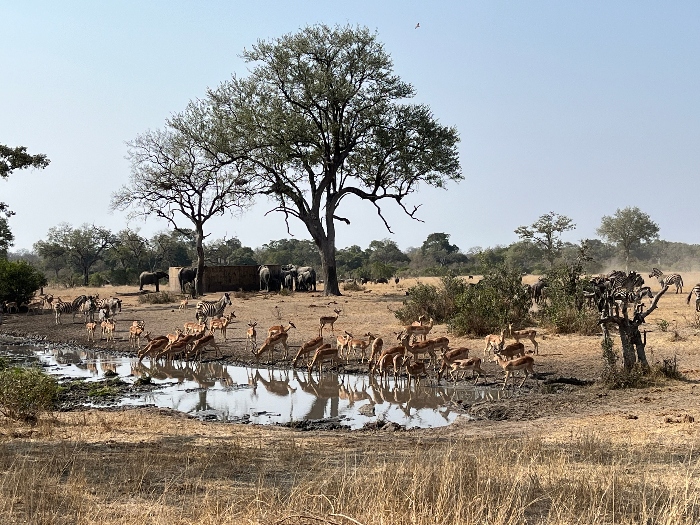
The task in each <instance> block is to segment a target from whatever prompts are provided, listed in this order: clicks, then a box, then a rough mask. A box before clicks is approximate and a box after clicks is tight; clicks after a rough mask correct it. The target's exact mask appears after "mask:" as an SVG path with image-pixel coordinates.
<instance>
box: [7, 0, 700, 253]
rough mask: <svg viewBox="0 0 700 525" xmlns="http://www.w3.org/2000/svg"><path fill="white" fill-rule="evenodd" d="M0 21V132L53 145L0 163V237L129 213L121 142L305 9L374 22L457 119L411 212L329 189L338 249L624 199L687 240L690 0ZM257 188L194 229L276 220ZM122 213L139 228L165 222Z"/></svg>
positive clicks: (77, 15)
mask: <svg viewBox="0 0 700 525" xmlns="http://www.w3.org/2000/svg"><path fill="white" fill-rule="evenodd" d="M0 20H2V31H0V64H2V75H0V143H1V144H6V145H8V146H18V145H22V146H27V147H28V148H29V151H30V152H31V153H45V154H47V155H48V156H49V158H50V159H51V165H50V166H49V167H48V168H47V169H45V170H39V171H31V172H26V171H20V172H15V174H13V175H12V176H11V177H10V179H9V180H8V181H0V200H1V201H5V202H7V203H9V204H10V206H11V207H12V208H13V209H14V210H15V211H16V212H17V215H16V216H15V217H13V218H12V219H11V221H10V225H11V228H12V230H13V232H14V234H15V236H16V243H15V247H14V249H22V248H31V246H32V245H33V243H34V242H36V241H37V240H39V239H41V238H42V237H43V236H44V235H45V234H46V232H47V230H48V229H49V228H50V227H52V226H55V225H57V224H58V223H59V222H63V221H65V222H68V223H71V224H73V225H74V226H78V225H80V224H82V223H86V222H87V223H94V224H96V225H100V226H105V227H108V228H110V229H112V230H113V231H118V230H120V229H122V228H124V227H126V226H127V221H126V218H125V215H124V214H121V213H110V212H109V200H110V195H111V193H112V192H113V191H115V190H116V189H118V188H119V187H120V186H121V185H123V184H125V183H126V182H127V180H128V176H129V164H128V162H127V161H126V160H125V158H124V156H125V154H126V146H125V142H126V141H129V140H132V139H134V138H135V137H136V136H137V135H138V134H140V133H143V132H144V131H146V130H148V129H157V128H161V127H162V126H163V124H164V123H165V120H166V119H167V118H168V117H169V116H170V115H171V114H173V113H176V112H179V111H181V110H182V109H184V107H185V105H186V104H187V102H188V101H189V100H191V99H193V98H197V97H201V96H203V95H204V93H205V90H206V88H207V87H214V86H216V85H218V84H219V83H220V82H221V81H224V80H226V79H228V78H229V77H230V76H231V74H233V73H235V74H237V75H245V74H246V66H245V64H244V63H243V62H242V61H241V59H240V58H239V53H240V52H241V50H242V49H243V48H244V47H249V46H250V45H251V44H253V43H255V42H256V41H257V40H258V39H269V38H273V37H277V36H280V35H283V34H285V33H289V32H294V31H297V30H298V29H299V28H301V27H304V26H306V25H310V24H316V23H325V24H331V25H332V24H347V23H349V24H353V25H363V26H367V27H369V28H370V29H373V30H376V31H377V33H378V37H379V39H380V41H382V42H383V43H384V45H385V48H386V50H387V51H388V52H389V53H390V54H391V56H392V57H393V59H394V65H395V71H396V73H397V74H399V75H400V76H401V77H402V78H403V79H404V80H406V81H408V82H410V83H411V84H413V85H414V87H415V88H416V91H417V97H416V98H415V99H414V100H415V101H416V102H421V103H427V104H429V105H430V106H431V108H432V109H433V111H434V113H435V116H436V117H437V118H438V119H439V120H440V121H441V122H442V123H443V124H447V125H454V126H456V127H457V129H458V130H459V133H460V136H461V143H460V146H459V148H460V153H461V162H462V168H463V172H464V175H465V180H464V181H463V182H462V183H460V184H458V185H455V184H453V185H451V186H449V188H448V190H447V191H443V190H432V189H427V188H425V189H423V190H422V191H421V192H420V193H419V194H417V195H416V196H415V197H414V198H413V199H412V200H411V202H410V203H409V204H411V205H414V204H418V203H419V202H422V203H423V206H422V208H421V213H420V217H421V218H422V219H423V220H424V221H425V222H424V223H419V222H415V221H412V220H411V219H409V218H407V217H405V216H403V215H402V214H401V213H400V212H399V211H397V210H396V209H393V208H392V211H391V212H388V213H387V218H388V219H389V221H390V223H391V225H392V227H393V230H394V232H395V233H394V235H391V234H389V233H388V232H387V231H386V230H385V229H384V228H383V225H382V223H381V221H380V220H379V219H378V218H377V216H376V213H375V212H374V210H373V208H372V207H371V206H370V205H367V204H365V203H362V202H359V201H355V202H353V201H350V200H346V201H344V203H343V206H344V207H343V208H341V210H340V214H341V215H345V216H349V217H350V219H351V221H352V224H351V225H350V226H346V225H344V224H339V225H338V247H339V248H341V247H346V246H349V245H352V244H359V245H360V246H361V247H363V248H365V247H367V245H368V244H369V242H370V241H371V240H373V239H383V238H387V237H388V238H391V239H393V240H395V241H396V242H397V243H398V245H399V247H400V248H402V249H406V248H408V247H411V246H419V245H420V244H421V243H422V242H423V241H424V240H425V238H426V237H427V236H428V234H430V233H432V232H445V233H449V234H450V235H451V242H452V243H453V244H456V245H457V246H459V247H460V248H461V249H462V250H464V251H466V250H468V249H469V248H470V247H474V246H483V247H486V246H495V245H497V244H509V243H511V242H513V241H514V240H516V236H515V234H514V233H513V230H514V229H515V228H517V227H518V226H520V225H525V224H531V223H532V222H534V221H535V220H536V219H537V218H538V217H539V216H540V215H541V214H543V213H546V212H548V211H554V212H557V213H561V214H564V215H568V216H569V217H571V218H572V219H573V220H574V222H575V223H576V224H577V225H578V227H577V229H576V230H575V231H573V232H570V233H569V234H567V236H566V239H567V240H571V241H577V240H579V239H581V238H586V237H595V229H596V228H597V227H598V226H599V224H600V219H601V217H602V216H603V215H611V214H613V213H614V212H615V210H616V209H617V208H622V207H625V206H631V205H632V206H639V207H640V208H641V209H642V210H643V211H645V212H646V213H648V214H649V215H650V216H651V218H652V219H653V220H655V221H656V222H657V223H658V224H659V226H660V228H661V236H662V238H664V239H666V240H670V241H683V242H688V243H698V242H700V231H699V230H698V229H697V227H696V224H697V218H696V217H697V213H698V212H697V210H696V209H695V202H694V200H695V196H696V195H698V193H699V191H698V190H700V178H699V177H698V171H699V168H700V99H699V94H700V2H680V1H677V2H643V1H634V2H631V1H630V2H624V1H617V2H607V1H606V2H592V1H580V2H574V1H572V2H560V1H551V2H534V1H530V2H515V1H513V2H498V1H488V2H483V1H479V2H473V1H453V2H447V1H444V2H420V3H419V2H407V1H405V0H404V1H377V0H373V1H370V2H368V1H352V2H344V3H342V4H341V3H340V2H326V1H318V2H311V1H305V2H302V1H280V2H250V1H246V2H233V1H225V2H224V1H207V2H193V1H187V2H184V1H172V0H168V1H148V2H143V1H131V2H129V1H112V2H94V1H84V2H73V1H61V2H49V1H44V2H39V1H31V0H27V1H22V2H17V1H10V0H0ZM417 23H420V28H418V29H415V26H416V24H417ZM349 204H352V206H353V207H354V209H353V210H352V211H349V210H348V208H347V206H348V205H349ZM270 207H271V205H270V204H269V203H267V202H265V201H261V202H260V203H259V204H258V205H256V206H255V207H254V208H253V209H251V210H250V211H248V212H247V213H246V214H245V215H243V216H242V217H224V218H221V219H218V220H217V221H216V222H215V223H213V224H212V225H211V226H210V231H211V232H212V236H211V237H210V239H214V238H220V237H223V236H224V235H226V236H227V237H229V238H230V237H233V236H237V237H238V238H239V239H240V240H241V241H242V242H243V244H244V245H246V246H251V247H253V248H255V247H258V246H261V245H262V244H264V243H266V242H268V241H270V240H273V239H281V238H285V237H287V233H286V228H285V226H284V222H283V217H282V216H281V215H279V214H270V215H268V216H264V214H265V212H266V211H267V210H268V209H269V208H270ZM292 225H293V229H292V232H293V233H294V234H295V236H296V237H297V238H300V239H308V238H310V237H309V235H308V233H307V232H306V231H305V230H304V229H303V226H301V224H296V223H292ZM129 226H131V227H132V228H140V229H141V233H142V234H143V235H145V236H148V237H150V236H151V235H152V234H153V233H154V232H156V231H158V230H160V229H163V228H164V226H165V225H164V224H163V223H160V222H158V221H155V220H152V219H149V220H148V221H147V222H146V223H143V222H131V223H129Z"/></svg>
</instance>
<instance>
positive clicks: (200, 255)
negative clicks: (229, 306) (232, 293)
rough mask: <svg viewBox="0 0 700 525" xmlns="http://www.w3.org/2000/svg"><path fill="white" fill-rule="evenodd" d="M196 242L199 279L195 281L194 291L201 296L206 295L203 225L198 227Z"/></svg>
mask: <svg viewBox="0 0 700 525" xmlns="http://www.w3.org/2000/svg"><path fill="white" fill-rule="evenodd" d="M195 242H196V244H197V277H196V278H195V280H194V289H195V292H196V293H197V295H198V296H199V295H202V294H203V293H204V228H203V227H202V226H201V225H198V226H197V227H196V230H195Z"/></svg>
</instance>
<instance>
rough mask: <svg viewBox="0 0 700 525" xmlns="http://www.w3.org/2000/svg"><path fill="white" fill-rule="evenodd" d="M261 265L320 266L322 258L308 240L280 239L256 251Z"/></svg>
mask: <svg viewBox="0 0 700 525" xmlns="http://www.w3.org/2000/svg"><path fill="white" fill-rule="evenodd" d="M255 253H256V258H257V260H258V261H259V262H260V264H295V265H297V266H319V265H320V264H321V258H320V257H319V255H318V250H317V249H316V245H315V244H314V243H313V242H312V241H309V240H307V239H280V240H278V241H270V242H269V243H267V244H263V245H262V247H260V248H258V249H257V250H255Z"/></svg>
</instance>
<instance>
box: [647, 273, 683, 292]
mask: <svg viewBox="0 0 700 525" xmlns="http://www.w3.org/2000/svg"><path fill="white" fill-rule="evenodd" d="M649 277H656V278H657V279H658V280H659V284H660V285H661V286H662V287H664V286H671V285H672V284H673V285H675V286H676V293H683V278H682V277H681V275H680V274H679V273H672V274H671V275H664V272H662V271H661V270H659V269H658V268H652V269H651V273H650V274H649Z"/></svg>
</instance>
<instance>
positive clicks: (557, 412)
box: [1, 273, 700, 444]
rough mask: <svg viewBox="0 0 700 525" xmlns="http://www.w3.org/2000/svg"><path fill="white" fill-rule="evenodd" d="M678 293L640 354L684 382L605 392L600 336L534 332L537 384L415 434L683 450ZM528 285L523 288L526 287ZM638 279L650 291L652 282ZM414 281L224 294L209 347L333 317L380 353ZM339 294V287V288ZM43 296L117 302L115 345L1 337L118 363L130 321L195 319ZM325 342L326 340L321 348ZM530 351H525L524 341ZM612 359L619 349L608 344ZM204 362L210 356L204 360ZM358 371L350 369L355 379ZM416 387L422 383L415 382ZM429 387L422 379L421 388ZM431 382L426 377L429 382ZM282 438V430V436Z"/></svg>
mask: <svg viewBox="0 0 700 525" xmlns="http://www.w3.org/2000/svg"><path fill="white" fill-rule="evenodd" d="M684 279H685V282H686V286H685V293H683V294H675V293H673V290H669V291H668V292H667V293H666V294H665V296H664V297H662V298H661V300H660V303H659V308H658V310H657V311H656V312H654V313H653V314H652V315H651V316H650V318H649V319H648V320H647V321H648V324H647V327H646V329H647V331H648V335H647V337H648V346H647V355H648V358H649V361H650V363H655V362H659V361H661V360H663V359H669V358H671V359H672V358H676V359H677V360H678V364H679V369H680V371H681V373H682V374H683V375H684V376H685V378H686V379H685V380H683V381H668V380H659V381H658V383H657V384H656V385H655V386H653V387H651V388H646V389H631V390H621V391H609V390H606V389H604V388H602V387H601V386H600V385H599V384H598V383H596V380H597V379H599V377H600V375H601V370H602V358H601V349H600V337H599V336H589V337H583V336H563V335H557V334H547V333H544V331H542V330H538V336H537V339H538V340H539V354H538V355H534V356H533V357H534V358H535V371H536V373H537V378H535V379H533V380H528V381H526V383H525V386H524V387H523V389H522V390H520V391H518V392H517V395H515V396H514V397H512V398H510V399H505V400H502V401H497V402H489V403H488V404H475V405H474V406H471V407H470V412H471V414H472V415H473V416H475V417H476V420H475V421H474V420H471V421H468V420H463V419H458V422H457V423H455V424H453V425H451V426H449V427H444V428H440V429H432V430H424V431H422V432H425V433H427V434H438V435H441V436H444V437H449V436H451V435H454V434H459V435H461V436H468V435H475V436H476V435H479V436H487V435H503V434H512V435H529V434H532V433H536V434H538V435H543V436H546V437H547V439H556V438H557V436H558V435H559V436H567V435H571V433H572V432H579V431H581V430H591V431H600V432H604V433H605V434H606V436H608V437H610V438H611V439H614V438H615V437H616V436H617V437H619V439H620V440H622V441H630V440H634V441H637V440H638V441H639V442H645V441H659V442H676V444H677V442H682V441H683V440H685V439H687V438H688V434H693V435H695V434H696V432H697V430H696V427H697V424H696V423H694V421H697V420H698V419H699V418H700V402H698V397H697V396H696V395H695V394H696V393H697V391H696V387H697V385H698V381H699V380H700V344H699V339H698V336H699V334H700V323H698V320H697V319H698V318H697V317H696V314H695V312H694V308H693V304H691V305H690V306H688V305H687V304H686V297H687V293H688V292H689V291H690V289H691V288H692V286H693V285H694V284H695V283H696V282H698V281H700V273H697V274H690V273H688V274H684ZM534 280H535V277H532V276H528V277H527V278H526V282H534ZM420 281H421V282H425V283H431V282H432V283H437V281H438V279H432V278H423V279H420ZM651 281H652V279H647V283H650V284H651V286H652V289H653V290H655V291H656V290H658V288H659V286H658V284H657V283H656V282H653V283H652V282H651ZM416 282H417V280H416V279H406V280H402V281H401V282H400V283H399V284H398V285H396V284H394V283H391V284H385V285H382V284H380V285H373V284H369V285H367V286H366V289H365V290H364V291H360V292H344V295H343V296H341V297H336V298H329V297H324V296H323V295H322V293H320V292H317V293H295V294H291V295H288V296H281V295H278V294H264V293H251V294H247V293H236V292H233V291H232V292H231V297H232V300H233V307H232V308H231V307H228V308H227V310H226V311H227V312H229V311H230V310H231V309H233V311H234V312H235V315H236V318H235V319H234V320H233V323H232V325H230V327H229V330H228V340H227V341H226V342H224V341H223V340H221V338H220V337H219V336H218V335H217V341H219V343H220V344H221V348H222V350H223V352H224V361H226V362H230V363H251V362H254V358H253V356H252V354H251V352H250V349H246V338H245V330H246V329H247V328H248V326H247V324H248V322H253V321H255V322H257V323H258V324H257V329H258V344H260V342H261V341H262V339H264V332H265V331H266V329H267V327H269V326H272V325H278V324H286V323H287V322H288V321H291V322H292V323H294V325H295V326H296V328H295V329H292V331H291V332H290V334H291V335H290V339H289V341H290V347H291V349H290V351H291V353H292V354H293V353H295V352H296V349H297V348H298V347H299V346H300V345H301V344H303V343H304V342H305V341H307V340H309V339H311V338H313V337H315V336H316V335H317V333H318V326H319V317H321V316H328V315H333V310H334V309H339V310H341V314H340V317H339V319H338V321H337V322H336V324H335V332H336V333H341V334H342V333H343V331H348V332H350V333H352V334H353V335H355V336H356V337H361V336H362V335H364V334H365V333H367V332H372V333H373V334H375V335H379V336H381V337H382V338H384V341H385V344H387V343H386V342H387V341H388V342H389V344H393V341H394V340H395V336H394V332H396V331H398V330H399V329H400V324H399V323H398V321H397V319H396V317H395V316H394V314H393V311H395V310H396V309H397V308H399V307H400V306H401V304H402V302H403V301H404V300H405V299H406V293H405V292H406V290H407V289H408V288H410V287H411V286H412V285H414V284H415V283H416ZM341 290H342V285H341ZM45 291H46V292H48V293H53V294H54V295H55V296H57V297H58V296H60V297H61V298H62V299H63V300H70V299H72V298H73V297H75V296H77V295H80V294H83V293H86V294H95V293H99V295H100V297H110V296H116V297H119V298H121V299H122V300H123V311H122V313H121V314H119V315H118V317H117V332H116V341H115V342H114V343H107V342H106V341H104V340H102V341H97V342H95V343H88V342H87V340H86V339H87V338H86V331H85V329H84V326H83V324H82V321H81V320H79V319H78V317H76V320H75V322H74V323H71V316H64V318H63V324H62V325H56V324H55V321H54V317H53V315H52V314H50V313H49V312H46V313H45V314H43V315H28V314H24V313H22V314H11V315H6V316H5V319H4V324H3V325H2V327H1V332H2V333H5V334H10V335H21V336H30V337H37V338H45V340H48V341H54V342H74V343H77V344H80V345H84V346H88V347H94V348H103V349H106V350H109V351H112V352H117V353H120V354H130V353H133V350H130V348H129V343H128V328H129V326H130V325H131V323H132V321H133V320H144V321H145V322H146V330H147V331H149V332H150V333H151V334H152V335H161V334H165V333H168V332H171V333H172V332H174V330H175V329H176V328H178V327H182V326H183V323H185V322H188V321H194V320H195V309H194V303H195V302H196V301H191V302H190V305H189V307H188V309H187V310H179V309H178V303H173V304H154V305H149V304H145V303H140V302H139V300H138V299H139V294H138V290H137V289H136V287H110V286H106V287H102V288H99V289H92V288H90V289H81V288H78V289H70V290H66V289H60V290H59V289H47V290H45ZM220 295H221V294H209V295H208V296H206V297H205V299H206V300H216V299H218V297H220ZM431 336H446V337H448V338H449V339H450V346H451V347H457V346H467V347H469V348H470V349H471V350H472V353H471V355H472V356H479V357H483V347H484V341H483V339H470V338H464V337H454V336H453V335H452V334H450V333H449V332H448V330H447V326H445V325H436V326H435V327H434V328H433V330H432V332H431ZM330 338H331V337H330V334H329V335H328V339H327V341H330ZM525 343H526V348H527V349H528V350H529V351H532V350H533V347H532V345H531V343H530V342H529V341H525ZM616 349H618V350H619V341H618V342H617V344H616ZM211 357H213V356H211ZM275 359H276V360H277V361H278V362H276V365H277V366H281V367H284V366H289V364H288V362H282V361H280V359H281V353H280V352H279V351H278V352H277V353H276V357H275ZM363 367H364V369H366V364H365V365H360V364H359V363H358V364H355V365H354V370H355V371H360V372H361V371H362V370H363ZM484 370H485V371H486V372H487V374H488V377H487V381H490V382H493V383H494V384H496V383H497V382H499V381H502V372H501V370H500V368H498V366H497V365H496V364H495V363H492V362H486V363H485V364H484ZM424 381H425V380H424ZM428 381H430V379H429V380H428ZM432 381H434V378H433V379H432ZM290 432H291V430H290Z"/></svg>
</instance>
